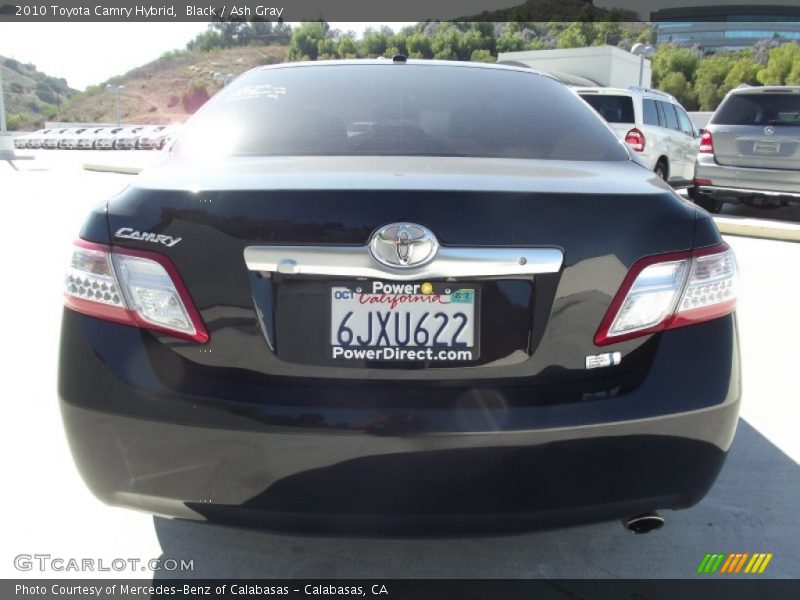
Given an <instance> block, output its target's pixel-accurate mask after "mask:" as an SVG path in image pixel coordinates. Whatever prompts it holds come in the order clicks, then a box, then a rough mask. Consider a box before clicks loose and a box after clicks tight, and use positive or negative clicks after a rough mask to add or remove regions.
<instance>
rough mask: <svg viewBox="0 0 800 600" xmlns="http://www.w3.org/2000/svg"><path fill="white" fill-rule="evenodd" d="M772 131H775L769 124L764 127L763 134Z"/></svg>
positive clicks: (771, 132)
mask: <svg viewBox="0 0 800 600" xmlns="http://www.w3.org/2000/svg"><path fill="white" fill-rule="evenodd" d="M773 133H775V128H774V127H772V126H771V125H769V126H767V127H764V135H772V134H773Z"/></svg>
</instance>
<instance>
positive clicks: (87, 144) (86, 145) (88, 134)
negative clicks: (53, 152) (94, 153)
mask: <svg viewBox="0 0 800 600" xmlns="http://www.w3.org/2000/svg"><path fill="white" fill-rule="evenodd" d="M103 131H104V128H103V127H95V128H89V129H84V130H83V132H82V133H81V134H80V135H79V136H78V148H80V149H81V150H92V149H94V145H95V143H96V142H97V138H98V137H99V136H100V135H102V132H103Z"/></svg>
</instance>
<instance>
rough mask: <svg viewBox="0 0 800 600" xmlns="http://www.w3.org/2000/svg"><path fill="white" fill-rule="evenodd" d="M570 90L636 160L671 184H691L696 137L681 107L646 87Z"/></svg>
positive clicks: (662, 93) (684, 185)
mask: <svg viewBox="0 0 800 600" xmlns="http://www.w3.org/2000/svg"><path fill="white" fill-rule="evenodd" d="M573 91H575V93H577V94H578V95H579V96H580V97H581V98H583V99H584V100H585V101H586V102H587V103H589V105H590V106H591V107H592V108H594V109H595V110H596V111H597V112H598V113H600V116H602V117H603V118H604V119H605V120H606V121H607V122H608V124H609V125H610V126H611V129H613V130H614V133H616V134H617V137H618V138H619V139H621V140H624V141H625V142H626V143H627V144H628V145H629V146H630V147H631V149H632V150H633V151H634V152H635V153H636V154H637V156H638V157H639V159H640V160H641V161H642V162H643V163H644V164H645V165H646V166H647V167H648V168H649V169H651V170H652V171H654V172H655V173H656V174H657V175H658V176H659V177H661V178H662V179H664V180H665V181H668V182H669V183H670V184H672V185H673V186H674V187H686V186H690V185H692V176H693V175H694V161H695V157H696V155H697V137H699V135H700V133H699V132H698V131H697V129H696V128H695V127H694V125H693V124H692V121H691V120H690V119H689V115H687V114H686V111H685V110H684V108H683V106H681V104H680V102H678V101H677V100H676V99H675V98H674V97H673V96H671V95H669V94H666V93H664V92H660V91H658V90H651V89H649V88H644V87H638V86H631V87H629V88H628V89H622V88H604V87H591V88H587V87H579V88H575V89H574V90H573Z"/></svg>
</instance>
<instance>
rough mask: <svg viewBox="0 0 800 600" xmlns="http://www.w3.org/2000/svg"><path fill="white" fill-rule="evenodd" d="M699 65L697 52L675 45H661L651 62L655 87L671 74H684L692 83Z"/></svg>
mask: <svg viewBox="0 0 800 600" xmlns="http://www.w3.org/2000/svg"><path fill="white" fill-rule="evenodd" d="M699 63H700V53H699V52H698V51H697V50H692V49H690V48H681V47H679V46H675V45H673V44H661V45H659V46H658V48H657V49H656V54H655V56H654V57H653V58H652V60H651V62H650V69H651V72H652V75H653V85H654V86H658V85H659V82H660V81H661V80H662V79H663V78H664V77H666V76H667V75H669V74H670V73H682V74H683V76H684V77H685V78H686V81H692V80H694V78H695V72H696V71H697V67H698V65H699Z"/></svg>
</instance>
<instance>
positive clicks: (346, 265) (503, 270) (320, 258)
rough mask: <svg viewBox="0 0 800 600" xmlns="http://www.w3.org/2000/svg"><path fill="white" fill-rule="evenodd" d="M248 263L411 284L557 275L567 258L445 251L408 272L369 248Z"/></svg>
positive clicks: (261, 256) (262, 255)
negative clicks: (385, 261)
mask: <svg viewBox="0 0 800 600" xmlns="http://www.w3.org/2000/svg"><path fill="white" fill-rule="evenodd" d="M244 260H245V263H246V264H247V268H248V269H250V270H251V271H261V272H268V273H282V274H286V275H327V276H333V277H365V278H372V279H392V280H397V281H411V280H415V279H442V278H448V277H503V276H518V275H535V274H537V273H556V272H558V271H559V270H560V269H561V265H562V263H563V262H564V253H563V252H562V251H561V250H560V249H558V248H509V247H506V248H467V247H458V248H454V247H440V248H439V251H438V253H437V254H436V257H435V258H434V259H433V260H432V261H431V262H429V263H428V264H426V265H424V266H422V267H417V268H411V269H403V268H392V267H388V266H385V265H382V264H380V263H379V262H378V261H376V260H375V259H374V258H372V256H371V254H370V251H369V246H249V247H247V248H245V250H244Z"/></svg>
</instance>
